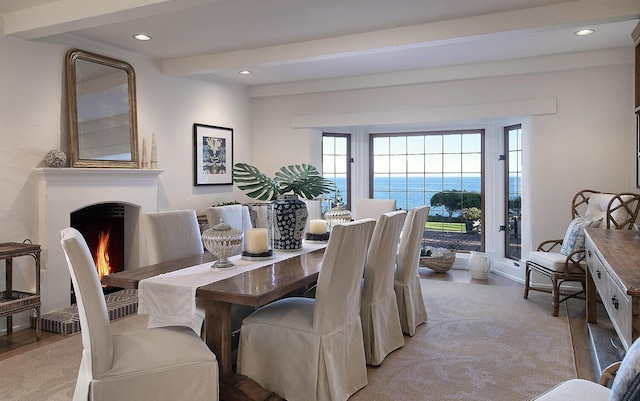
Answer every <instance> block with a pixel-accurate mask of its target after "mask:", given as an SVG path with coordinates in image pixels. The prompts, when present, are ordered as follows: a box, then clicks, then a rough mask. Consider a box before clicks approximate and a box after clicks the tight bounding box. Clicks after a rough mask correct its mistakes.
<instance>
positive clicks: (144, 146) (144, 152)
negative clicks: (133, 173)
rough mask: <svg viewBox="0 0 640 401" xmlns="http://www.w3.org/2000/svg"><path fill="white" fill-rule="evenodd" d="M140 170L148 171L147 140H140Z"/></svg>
mask: <svg viewBox="0 0 640 401" xmlns="http://www.w3.org/2000/svg"><path fill="white" fill-rule="evenodd" d="M141 160H142V168H143V169H145V170H146V169H148V168H149V161H148V160H147V140H146V139H145V138H142V159H141Z"/></svg>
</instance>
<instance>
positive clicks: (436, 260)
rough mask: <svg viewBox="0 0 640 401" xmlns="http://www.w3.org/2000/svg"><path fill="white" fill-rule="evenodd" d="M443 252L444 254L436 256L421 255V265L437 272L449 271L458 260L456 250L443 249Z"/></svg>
mask: <svg viewBox="0 0 640 401" xmlns="http://www.w3.org/2000/svg"><path fill="white" fill-rule="evenodd" d="M441 252H442V254H438V255H434V256H420V266H423V267H428V268H429V269H431V270H433V271H435V272H437V273H446V272H448V271H449V270H451V267H452V266H453V262H455V261H456V251H455V250H453V251H450V250H448V249H442V250H441ZM438 253H439V252H438Z"/></svg>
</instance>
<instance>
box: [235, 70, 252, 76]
mask: <svg viewBox="0 0 640 401" xmlns="http://www.w3.org/2000/svg"><path fill="white" fill-rule="evenodd" d="M251 73H252V71H249V70H242V71H239V72H238V74H240V75H249V74H251Z"/></svg>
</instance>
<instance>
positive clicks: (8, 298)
mask: <svg viewBox="0 0 640 401" xmlns="http://www.w3.org/2000/svg"><path fill="white" fill-rule="evenodd" d="M18 256H32V257H33V259H34V260H35V267H36V289H35V292H24V291H16V290H14V289H13V258H15V257H18ZM3 259H4V260H5V274H6V285H5V290H4V291H1V292H0V317H4V316H6V318H7V334H11V333H12V332H13V316H12V315H14V314H16V313H18V312H22V311H26V310H30V309H35V311H36V321H35V325H36V339H38V340H39V339H40V305H41V303H40V245H36V244H32V243H31V242H30V241H25V242H23V243H19V242H3V243H0V260H3Z"/></svg>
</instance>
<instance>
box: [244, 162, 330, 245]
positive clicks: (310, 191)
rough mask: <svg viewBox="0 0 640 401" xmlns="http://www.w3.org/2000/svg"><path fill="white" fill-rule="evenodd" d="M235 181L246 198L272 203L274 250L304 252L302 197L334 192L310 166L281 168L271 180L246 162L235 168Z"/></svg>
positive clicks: (304, 215) (305, 216) (304, 222)
mask: <svg viewBox="0 0 640 401" xmlns="http://www.w3.org/2000/svg"><path fill="white" fill-rule="evenodd" d="M233 179H234V181H235V182H237V183H239V184H238V188H240V189H242V190H243V191H248V192H247V196H249V197H251V198H254V199H259V200H264V201H273V205H274V206H273V207H274V213H275V220H276V222H275V224H274V248H275V249H276V250H280V251H297V250H300V249H302V234H303V232H304V228H305V225H306V223H307V217H308V212H307V206H306V204H305V203H304V202H303V201H302V200H300V198H299V196H303V197H305V198H307V199H313V198H315V197H317V196H319V195H322V194H325V193H329V192H332V191H333V190H334V189H335V184H334V183H333V181H331V180H328V179H326V178H324V177H323V176H321V175H320V172H319V171H318V170H317V169H316V168H315V167H313V166H311V165H308V164H301V165H289V166H284V167H281V168H280V170H279V171H277V172H276V176H275V178H273V179H272V178H269V177H267V176H266V175H264V174H263V173H262V172H260V170H258V169H257V168H256V167H254V166H251V165H249V164H246V163H236V164H235V165H234V166H233Z"/></svg>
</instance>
